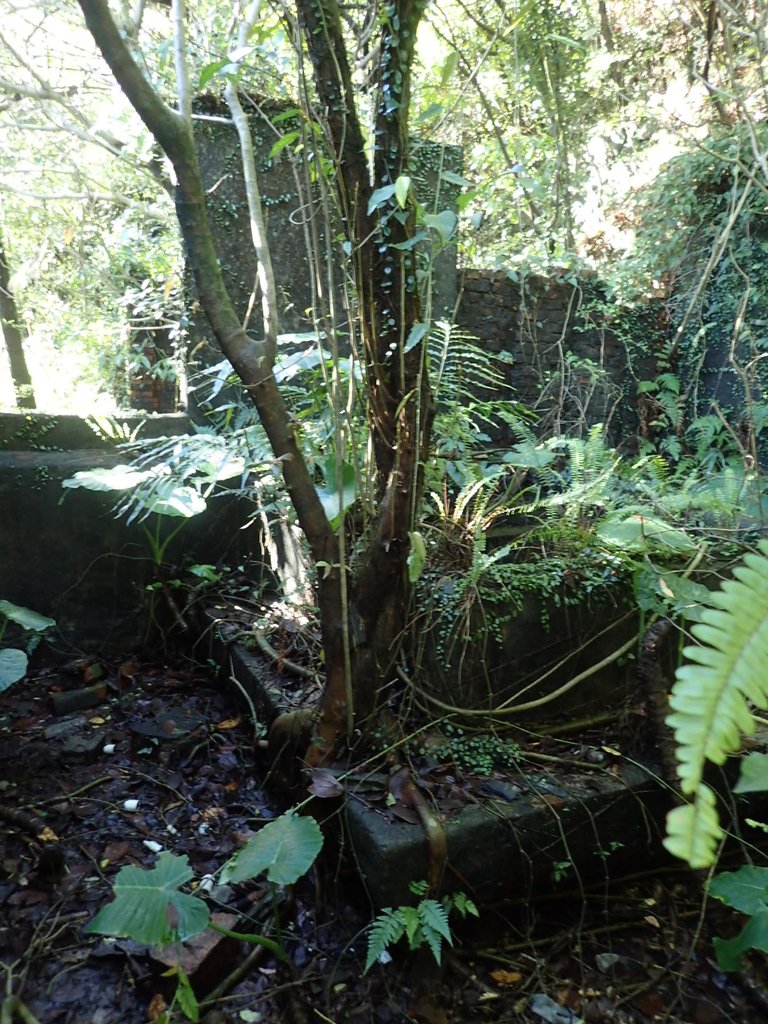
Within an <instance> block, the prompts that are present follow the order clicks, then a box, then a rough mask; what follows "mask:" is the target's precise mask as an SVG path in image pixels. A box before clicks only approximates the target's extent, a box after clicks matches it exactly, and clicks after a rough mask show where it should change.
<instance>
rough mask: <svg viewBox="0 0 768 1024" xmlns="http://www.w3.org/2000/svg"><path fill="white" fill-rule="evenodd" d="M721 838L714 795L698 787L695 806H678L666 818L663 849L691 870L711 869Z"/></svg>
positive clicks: (710, 791) (702, 787)
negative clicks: (686, 863)
mask: <svg viewBox="0 0 768 1024" xmlns="http://www.w3.org/2000/svg"><path fill="white" fill-rule="evenodd" d="M722 838H723V830H722V829H721V828H720V823H719V821H718V817H717V807H716V805H715V794H714V793H713V792H712V790H711V789H710V788H709V786H704V785H701V786H699V788H698V790H697V792H696V798H695V800H694V801H693V803H691V804H684V805H683V806H682V807H675V808H674V809H673V810H671V811H670V812H669V814H668V815H667V835H666V838H665V839H664V846H665V847H666V849H667V850H669V852H670V853H671V854H672V855H673V856H674V857H680V858H681V859H682V860H685V861H687V862H688V863H689V864H690V866H691V867H692V868H696V869H698V868H707V867H709V866H710V864H711V863H712V861H713V860H714V857H715V852H716V850H717V846H718V844H719V843H720V841H721V840H722Z"/></svg>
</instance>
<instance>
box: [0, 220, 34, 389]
mask: <svg viewBox="0 0 768 1024" xmlns="http://www.w3.org/2000/svg"><path fill="white" fill-rule="evenodd" d="M10 281H11V271H10V267H9V266H8V258H7V256H6V252H5V246H4V243H3V238H2V236H0V327H2V334H3V338H4V339H5V347H6V349H7V351H8V362H9V363H10V366H11V379H12V381H13V390H14V392H15V394H16V405H17V406H18V407H19V409H35V408H36V403H35V392H34V390H33V388H32V377H31V376H30V373H29V367H28V366H27V360H26V356H25V355H24V332H23V331H22V327H21V318H20V316H19V309H18V306H17V305H16V299H15V297H14V294H13V292H12V291H11V286H10Z"/></svg>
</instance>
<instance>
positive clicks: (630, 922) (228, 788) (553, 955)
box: [0, 662, 768, 1024]
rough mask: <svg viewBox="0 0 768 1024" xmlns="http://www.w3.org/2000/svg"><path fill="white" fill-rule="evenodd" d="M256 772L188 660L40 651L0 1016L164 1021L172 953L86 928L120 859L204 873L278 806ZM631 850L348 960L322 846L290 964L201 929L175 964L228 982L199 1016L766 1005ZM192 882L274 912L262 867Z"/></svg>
mask: <svg viewBox="0 0 768 1024" xmlns="http://www.w3.org/2000/svg"><path fill="white" fill-rule="evenodd" d="M84 688H88V690H89V693H88V694H86V695H85V696H83V695H82V694H80V693H77V695H76V696H74V697H73V692H74V691H80V690H82V689H84ZM83 701H84V702H85V703H86V704H88V705H89V706H88V707H86V708H78V707H76V705H77V704H79V703H81V702H83ZM112 745H114V747H113V748H112ZM264 771H265V766H264V765H263V764H260V763H259V752H258V749H257V747H256V744H255V742H254V735H253V728H252V726H251V724H250V722H249V720H248V719H247V718H246V717H242V718H241V717H240V712H239V710H238V705H237V703H236V701H235V698H234V696H233V694H232V693H231V692H230V691H229V690H228V689H227V688H226V686H225V685H224V684H219V683H217V682H215V681H214V680H213V679H212V678H211V674H210V673H208V674H206V673H205V672H203V671H201V670H200V669H198V668H195V667H189V666H188V665H184V664H183V663H182V664H181V665H179V664H177V665H175V666H174V667H167V666H159V665H154V666H152V665H147V664H142V665H139V664H135V663H133V662H126V663H124V664H122V665H119V664H106V665H105V664H101V665H99V664H95V665H87V664H83V663H79V664H77V665H72V666H69V668H68V669H66V670H65V669H56V670H51V669H44V670H42V669H41V670H38V671H37V673H35V674H33V676H32V677H30V678H29V679H28V680H26V681H24V682H22V683H18V684H16V686H14V687H13V688H11V689H10V690H9V691H6V693H5V694H3V695H2V696H0V804H1V805H2V806H0V822H2V827H3V835H2V840H1V841H0V858H1V861H2V869H3V872H2V876H1V877H0V962H1V963H2V966H3V969H4V979H3V988H2V993H3V994H4V998H5V1003H4V1006H3V1008H2V1010H0V1024H11V1021H13V1020H17V1019H18V1020H20V1021H25V1022H26V1024H34V1022H35V1021H37V1022H39V1024H54V1022H56V1024H143V1022H145V1021H157V1020H162V1019H163V1018H162V1014H163V1012H164V1010H165V1009H166V1008H167V1007H168V1005H169V1004H170V1002H171V1000H172V994H173V988H174V980H173V978H168V977H163V975H164V973H166V972H167V970H168V964H169V962H172V959H171V958H172V954H173V951H168V950H166V951H164V953H163V954H162V955H161V954H160V953H158V951H157V950H152V949H148V948H147V947H143V946H140V945H138V944H136V943H134V942H132V941H129V940H108V939H104V938H101V937H98V936H91V935H87V934H85V933H84V930H83V929H84V927H85V926H86V925H87V923H88V922H89V921H90V920H91V919H92V918H93V916H94V914H95V913H96V911H97V910H98V909H99V908H100V907H102V906H103V905H104V904H105V903H107V902H108V901H109V900H110V898H111V883H112V881H113V880H114V877H115V875H116V874H117V872H118V871H119V870H120V869H121V868H122V867H124V866H126V865H129V864H134V865H139V866H143V867H151V866H152V865H153V864H154V862H155V860H156V856H157V851H158V849H163V850H168V851H171V852H172V853H174V854H176V855H182V854H183V855H186V856H187V857H188V858H189V861H190V864H191V867H192V869H193V870H194V872H195V877H196V878H197V879H202V878H203V877H204V876H207V875H213V874H214V873H215V872H216V871H217V870H218V868H220V867H221V865H222V864H223V862H224V861H225V860H226V859H227V858H228V857H229V856H230V855H231V854H232V853H233V851H235V850H237V849H238V848H239V847H240V846H241V845H242V844H243V842H244V841H245V840H246V839H247V838H248V837H249V836H250V835H251V834H252V833H253V832H254V831H255V830H257V829H258V828H259V827H260V825H262V824H263V823H264V822H265V821H267V820H269V819H270V818H272V817H274V816H275V815H276V814H277V813H279V811H280V810H281V808H279V807H276V806H275V805H274V804H273V803H272V802H271V801H270V799H269V798H268V796H267V795H266V794H265V792H264V789H263V779H264ZM130 801H135V802H136V803H135V804H134V803H131V802H130ZM134 807H135V809H132V808H134ZM643 867H644V866H643V865H637V868H638V869H640V870H638V871H637V872H636V873H635V874H634V875H632V876H625V877H623V878H614V879H610V880H607V879H606V878H603V879H602V880H601V881H600V883H599V884H597V885H595V886H593V887H592V888H589V887H586V886H581V887H579V888H569V887H571V886H573V885H574V883H573V878H574V876H573V874H572V873H571V874H569V871H568V866H567V865H563V872H562V873H563V876H564V877H563V879H562V880H560V882H559V887H558V886H556V885H555V882H554V881H553V882H552V885H551V887H549V890H548V891H545V892H537V893H533V894H524V895H521V896H518V897H516V898H511V899H510V900H509V901H508V902H507V903H504V904H500V905H496V906H492V907H488V906H486V907H481V910H480V918H479V921H477V922H472V924H471V925H468V926H459V927H457V929H456V934H455V940H456V941H455V946H454V948H453V949H451V950H448V951H447V952H446V954H445V956H444V960H443V965H442V968H441V969H438V968H437V967H436V965H435V964H434V963H433V962H432V961H431V959H430V956H429V955H428V954H425V953H424V952H423V951H422V952H419V953H416V954H410V955H408V954H403V955H400V953H399V951H398V950H395V951H394V952H395V959H394V960H393V961H392V962H391V963H389V964H386V965H384V964H382V965H379V964H377V965H375V966H374V968H373V970H372V971H371V972H370V973H369V974H368V975H363V973H362V969H363V964H364V960H365V951H366V937H365V929H366V927H367V925H368V924H369V923H370V921H371V918H372V914H373V912H372V910H371V908H370V906H369V905H368V904H367V903H366V901H365V898H364V894H362V893H361V891H360V889H359V886H358V884H357V881H356V878H355V876H354V874H353V873H352V872H350V871H348V869H347V868H346V867H345V866H344V864H343V862H341V861H340V860H339V859H334V858H333V857H329V856H326V857H325V859H324V861H323V862H322V864H321V865H320V867H319V868H318V869H317V870H316V871H313V872H312V873H311V874H310V876H309V877H308V878H306V879H305V880H304V881H303V883H302V884H301V885H300V886H297V887H296V890H295V891H294V892H292V893H289V894H284V895H282V896H281V897H280V900H279V903H280V905H279V908H278V909H279V914H280V918H281V920H282V928H283V939H284V943H285V945H286V948H287V949H288V951H289V962H288V964H287V965H284V964H278V963H277V962H276V961H274V960H273V959H271V958H270V957H269V956H268V955H260V956H258V955H257V956H256V957H255V958H251V959H250V960H247V958H249V957H250V954H251V951H252V949H253V947H247V946H246V945H244V944H242V943H238V942H234V941H233V940H231V939H225V938H223V937H220V936H219V937H217V936H214V935H213V933H206V945H205V948H201V947H199V946H198V947H196V948H193V949H191V950H187V957H188V958H187V960H186V961H185V962H186V964H187V969H188V971H189V973H190V974H191V977H192V981H193V984H194V986H195V988H196V991H197V994H198V996H199V997H200V998H201V999H204V998H205V997H206V996H207V995H208V994H210V993H211V992H212V991H214V990H216V988H217V986H219V985H220V984H221V983H222V982H223V981H224V980H225V979H230V981H232V984H230V986H229V987H228V988H227V990H226V991H225V992H224V993H223V994H221V995H220V996H219V997H217V998H216V999H215V1000H214V1001H213V1003H212V1005H211V1006H210V1007H204V1009H203V1018H204V1019H205V1020H206V1021H208V1022H209V1024H213V1022H230V1021H231V1022H244V1024H248V1022H274V1024H277V1022H283V1021H284V1022H286V1024H305V1022H325V1024H329V1022H330V1024H341V1022H350V1024H363V1022H369V1021H370V1022H376V1024H401V1022H406V1021H420V1022H426V1024H448V1022H469V1021H489V1022H494V1021H499V1022H501V1021H508V1022H512V1021H520V1022H530V1024H534V1022H535V1024H541V1022H542V1021H543V1020H545V1021H546V1020H548V1021H549V1022H550V1024H568V1022H573V1021H576V1020H577V1019H579V1018H581V1019H583V1020H585V1021H587V1022H592V1024H599V1022H607V1024H608V1022H613V1024H619V1022H626V1024H630V1022H632V1024H634V1022H637V1024H645V1022H650V1021H668V1022H670V1024H672V1022H687V1024H688V1022H690V1024H716V1022H720V1021H723V1022H726V1021H729V1022H739V1024H742V1022H759V1021H763V1020H768V1010H767V1009H766V1008H767V1007H768V995H767V994H766V992H768V988H766V987H765V984H764V982H763V980H762V968H763V964H762V961H761V960H755V961H753V962H752V963H751V964H750V965H749V966H748V968H747V969H746V970H745V971H744V972H743V973H742V974H741V975H739V976H738V977H734V976H725V975H723V974H721V973H719V972H718V971H717V969H716V967H715V966H714V960H713V954H712V946H711V935H712V934H718V933H721V934H722V933H726V932H727V931H728V929H729V928H730V929H731V930H732V929H733V927H734V926H735V924H736V923H735V922H734V921H733V920H732V919H731V915H729V914H728V913H727V912H726V911H724V910H720V911H716V915H715V916H714V917H713V916H711V915H712V911H711V909H710V908H708V907H705V906H703V904H702V896H701V885H700V880H698V879H696V878H693V877H692V876H691V875H689V874H687V873H686V872H685V871H684V870H682V869H680V868H679V867H677V866H674V865H670V866H669V867H668V868H664V869H661V870H655V871H651V870H648V871H644V870H642V869H643ZM469 895H472V894H471V893H470V894H469ZM206 898H207V899H208V900H209V902H210V904H211V908H212V910H215V911H217V912H221V913H223V914H226V915H230V916H229V917H227V918H225V919H223V920H224V921H225V922H229V925H228V926H229V927H230V928H233V929H234V930H238V931H249V932H269V931H270V929H273V922H274V910H275V907H274V902H273V898H272V894H271V893H270V891H268V890H267V889H266V887H265V886H264V885H262V884H259V883H249V884H245V885H240V886H216V887H214V888H213V891H212V892H211V893H210V894H209V895H208V896H207V897H206ZM246 962H248V964H249V969H248V970H247V971H246V972H245V974H244V976H243V977H242V978H241V979H240V980H238V981H234V979H231V978H230V976H231V975H232V972H233V971H235V969H236V968H238V967H239V966H241V965H243V964H245V963H246ZM536 1010H539V1011H540V1012H539V1013H537V1012H536ZM173 1019H174V1020H181V1019H182V1017H181V1015H180V1014H179V1012H178V1010H175V1011H174V1016H173Z"/></svg>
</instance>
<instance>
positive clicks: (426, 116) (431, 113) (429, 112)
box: [414, 103, 445, 124]
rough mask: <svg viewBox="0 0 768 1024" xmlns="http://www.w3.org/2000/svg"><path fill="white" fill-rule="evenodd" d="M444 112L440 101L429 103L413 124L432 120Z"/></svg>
mask: <svg viewBox="0 0 768 1024" xmlns="http://www.w3.org/2000/svg"><path fill="white" fill-rule="evenodd" d="M444 112H445V107H444V106H443V104H442V103H430V104H429V106H428V107H427V108H426V110H422V112H421V113H420V114H419V116H418V117H417V118H416V120H415V121H414V124H424V122H425V121H432V120H433V119H434V118H436V117H440V116H441V114H443V113H444Z"/></svg>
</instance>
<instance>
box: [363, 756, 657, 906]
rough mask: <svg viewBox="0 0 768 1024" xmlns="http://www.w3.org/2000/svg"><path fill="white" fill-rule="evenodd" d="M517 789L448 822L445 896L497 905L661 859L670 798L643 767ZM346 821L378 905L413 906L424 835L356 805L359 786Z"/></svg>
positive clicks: (534, 780)
mask: <svg viewBox="0 0 768 1024" xmlns="http://www.w3.org/2000/svg"><path fill="white" fill-rule="evenodd" d="M510 782H511V783H515V784H516V785H517V786H519V787H520V788H521V789H522V790H523V792H522V793H521V794H520V796H519V797H517V798H515V799H513V800H511V801H506V800H501V799H493V798H483V800H482V802H481V803H478V804H475V805H470V806H467V807H466V808H464V809H463V810H462V811H460V812H459V813H458V814H456V815H455V816H454V817H451V818H449V819H448V820H446V821H445V822H444V827H445V832H446V837H447V841H448V868H447V871H446V874H445V878H444V888H445V890H446V891H452V890H460V889H463V890H465V891H467V893H468V894H470V895H472V896H473V897H474V898H476V899H480V900H490V899H498V898H500V897H502V896H503V895H505V894H509V893H510V892H513V891H517V892H520V891H522V892H525V891H526V890H527V889H529V887H531V886H532V885H533V884H534V883H536V882H544V883H545V885H546V884H549V885H553V884H554V880H555V878H556V877H557V876H562V878H563V879H564V880H565V883H566V884H570V885H572V884H573V883H574V882H576V881H577V880H578V879H579V878H582V879H583V880H586V879H587V878H589V877H595V876H596V875H600V874H604V873H605V871H606V864H607V867H608V869H609V870H610V871H611V873H616V870H617V868H618V865H619V864H620V863H621V864H622V865H623V866H626V862H627V860H628V859H629V860H630V862H631V863H634V864H636V863H638V861H642V860H645V859H647V858H648V856H649V855H650V854H651V852H653V854H654V855H655V856H656V857H658V855H659V853H660V847H659V835H658V829H657V827H656V824H655V823H656V822H657V821H662V820H663V817H662V816H663V813H664V811H665V810H666V808H667V805H668V795H667V793H666V792H665V791H664V790H663V789H662V788H661V787H660V786H659V785H658V784H657V783H655V782H654V781H653V779H652V778H651V776H650V775H649V774H648V773H646V772H644V771H643V770H642V769H640V768H637V767H634V766H632V765H625V766H623V767H622V768H621V769H620V770H619V771H618V772H617V774H616V775H613V774H610V773H609V772H608V771H606V770H600V769H598V770H596V771H595V773H594V774H588V773H581V774H579V775H575V774H569V773H568V770H567V769H565V770H564V772H563V774H562V776H561V777H560V778H559V779H558V780H557V782H556V783H553V782H552V781H550V780H547V779H545V778H544V777H543V776H542V775H539V774H536V773H533V772H531V773H528V774H525V775H523V776H521V777H519V778H516V779H514V778H511V779H510ZM345 820H346V826H347V831H348V836H347V838H348V842H349V845H350V846H351V849H352V851H353V856H354V859H355V861H356V864H357V867H358V869H359V871H360V874H361V876H362V878H363V881H364V883H365V885H366V888H367V889H368V892H369V894H370V897H371V899H372V901H373V903H374V904H375V905H376V906H379V907H382V906H397V905H398V904H400V903H404V902H410V899H411V897H410V896H409V890H408V883H409V882H411V881H419V880H420V879H423V878H425V877H426V875H427V865H428V849H427V843H426V840H425V837H424V832H423V830H422V829H421V827H420V826H418V825H410V824H407V823H405V822H399V821H393V820H391V816H390V815H388V814H387V813H385V812H383V811H377V810H375V809H373V808H372V807H370V806H368V805H367V804H366V803H365V802H363V801H362V800H360V799H357V798H356V797H355V792H354V786H353V787H351V792H350V794H349V797H348V799H347V801H346V807H345ZM617 840H618V845H617ZM614 862H615V864H616V866H615V867H614V866H613V865H614Z"/></svg>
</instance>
